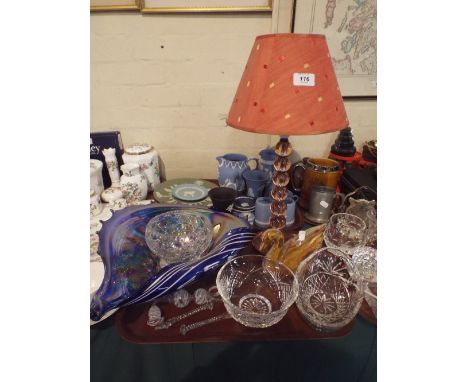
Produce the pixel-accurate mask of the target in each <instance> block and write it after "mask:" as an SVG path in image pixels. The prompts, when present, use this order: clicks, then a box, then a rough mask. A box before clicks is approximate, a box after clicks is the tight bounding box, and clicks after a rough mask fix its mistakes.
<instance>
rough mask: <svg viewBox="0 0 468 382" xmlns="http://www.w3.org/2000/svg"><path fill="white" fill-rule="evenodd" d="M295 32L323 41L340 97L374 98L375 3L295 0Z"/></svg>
mask: <svg viewBox="0 0 468 382" xmlns="http://www.w3.org/2000/svg"><path fill="white" fill-rule="evenodd" d="M297 5H298V7H299V8H298V9H296V23H295V30H294V32H296V33H318V34H324V35H325V36H326V38H327V43H328V48H329V50H330V55H331V56H332V60H333V65H334V67H335V72H336V75H337V78H338V82H339V84H340V90H341V94H342V95H343V96H345V97H346V96H347V97H353V96H376V95H377V0H312V1H310V0H298V3H297Z"/></svg>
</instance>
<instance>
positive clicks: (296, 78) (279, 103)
mask: <svg viewBox="0 0 468 382" xmlns="http://www.w3.org/2000/svg"><path fill="white" fill-rule="evenodd" d="M226 122H227V124H228V125H229V126H231V127H234V128H236V129H240V130H245V131H249V132H253V133H259V134H274V135H279V136H280V140H279V142H278V143H277V145H276V147H275V153H276V155H277V157H276V160H275V163H274V168H275V172H274V174H273V179H272V180H273V184H274V187H273V189H272V191H271V197H272V198H273V203H272V205H271V207H270V209H271V218H270V225H271V226H272V227H273V228H276V229H282V228H284V227H285V226H286V216H285V215H286V210H287V205H286V198H287V196H288V191H287V188H286V186H287V185H288V183H289V175H288V170H289V168H290V167H291V162H290V161H289V159H288V156H289V155H290V154H291V152H292V146H291V144H290V142H289V141H288V136H289V135H315V134H323V133H330V132H333V131H338V130H341V129H343V128H345V127H347V126H348V118H347V116H346V111H345V108H344V104H343V98H342V97H341V93H340V89H339V86H338V82H337V80H336V75H335V71H334V69H333V65H332V61H331V58H330V53H329V51H328V46H327V42H326V39H325V36H323V35H317V34H294V33H285V34H269V35H263V36H257V38H256V39H255V42H254V45H253V47H252V51H251V52H250V56H249V59H248V61H247V65H246V66H245V69H244V73H243V75H242V78H241V80H240V83H239V86H238V88H237V92H236V95H235V96H234V100H233V101H232V106H231V109H230V111H229V115H228V118H227V121H226Z"/></svg>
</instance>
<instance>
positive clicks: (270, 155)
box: [258, 148, 276, 176]
mask: <svg viewBox="0 0 468 382" xmlns="http://www.w3.org/2000/svg"><path fill="white" fill-rule="evenodd" d="M258 154H259V155H260V160H259V161H258V169H259V170H263V171H266V172H268V173H269V174H270V176H273V172H274V171H275V168H274V166H273V165H274V163H275V159H276V154H275V149H274V148H266V149H263V150H262V151H260V152H259V153H258Z"/></svg>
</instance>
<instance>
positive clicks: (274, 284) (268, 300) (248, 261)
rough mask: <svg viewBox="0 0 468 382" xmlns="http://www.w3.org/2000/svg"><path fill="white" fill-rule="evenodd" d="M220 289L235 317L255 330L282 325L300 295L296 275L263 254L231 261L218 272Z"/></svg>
mask: <svg viewBox="0 0 468 382" xmlns="http://www.w3.org/2000/svg"><path fill="white" fill-rule="evenodd" d="M216 286H217V287H218V292H219V294H220V295H221V297H222V299H223V302H224V306H225V307H226V310H227V311H228V313H229V314H230V315H231V317H232V318H233V319H234V320H236V321H237V322H239V323H241V324H242V325H245V326H249V327H254V328H266V327H269V326H271V325H274V324H276V323H277V322H279V321H280V320H281V319H282V318H283V317H284V316H285V315H286V313H287V311H288V309H289V307H290V306H291V305H292V304H293V303H294V301H295V300H296V298H297V294H298V283H297V279H296V276H295V275H294V273H293V272H292V271H291V270H290V269H289V268H288V267H286V266H285V265H284V264H282V263H279V262H277V261H274V260H271V259H268V258H266V257H264V256H259V255H245V256H239V257H236V258H234V259H232V260H230V261H228V262H227V263H226V264H224V265H223V267H222V268H221V269H220V270H219V272H218V275H217V277H216Z"/></svg>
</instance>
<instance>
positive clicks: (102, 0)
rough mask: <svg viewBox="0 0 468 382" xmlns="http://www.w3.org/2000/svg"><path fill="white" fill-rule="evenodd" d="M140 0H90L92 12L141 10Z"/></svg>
mask: <svg viewBox="0 0 468 382" xmlns="http://www.w3.org/2000/svg"><path fill="white" fill-rule="evenodd" d="M140 5H141V4H140V0H90V7H91V9H90V10H91V12H99V11H139V10H140Z"/></svg>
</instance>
